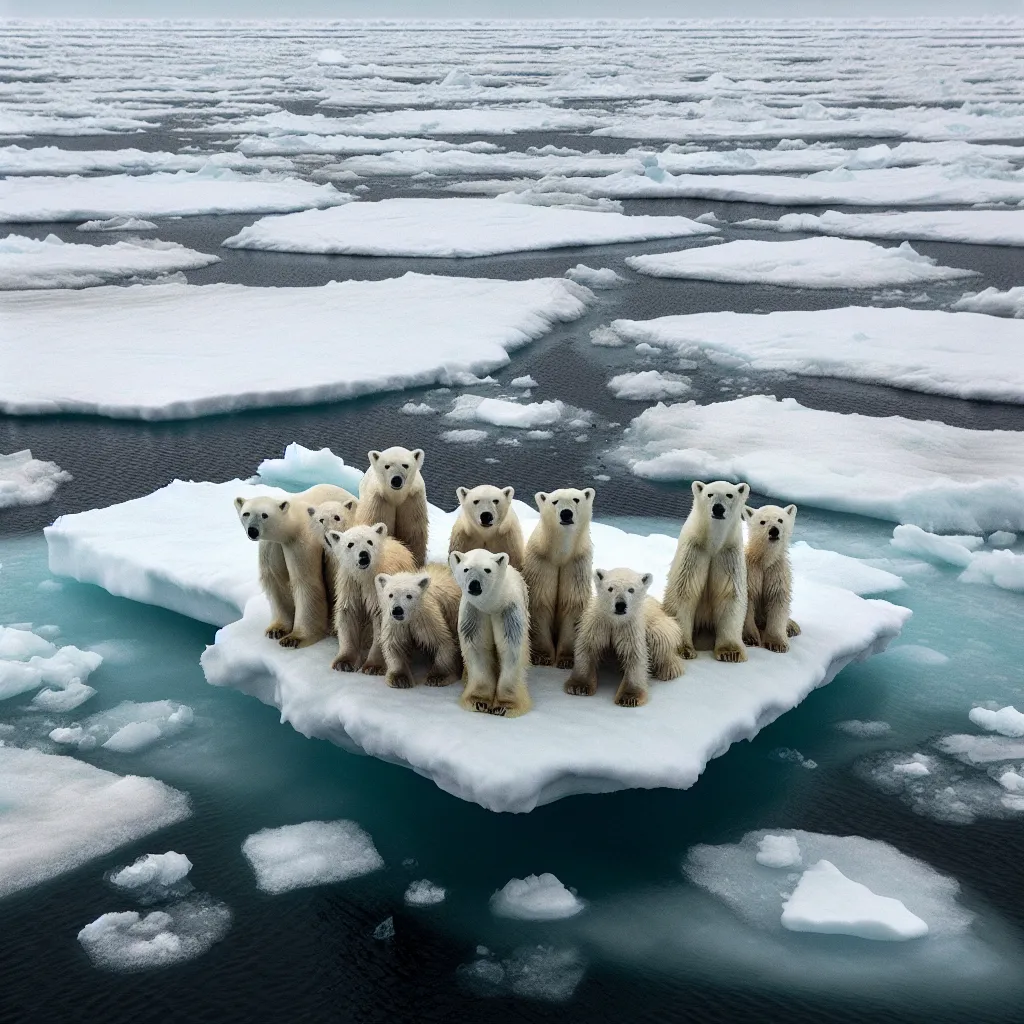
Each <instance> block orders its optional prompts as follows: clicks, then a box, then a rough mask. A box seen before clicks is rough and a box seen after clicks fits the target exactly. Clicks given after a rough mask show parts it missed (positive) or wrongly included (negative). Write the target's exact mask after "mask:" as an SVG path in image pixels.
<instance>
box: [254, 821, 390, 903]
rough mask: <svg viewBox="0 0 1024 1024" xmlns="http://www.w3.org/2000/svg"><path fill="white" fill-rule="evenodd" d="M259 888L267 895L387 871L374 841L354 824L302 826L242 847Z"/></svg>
mask: <svg viewBox="0 0 1024 1024" xmlns="http://www.w3.org/2000/svg"><path fill="white" fill-rule="evenodd" d="M242 853H244V854H245V858H246V860H248V862H249V864H250V866H251V867H252V869H253V871H254V872H255V873H256V884H257V885H258V886H259V887H260V888H261V889H262V890H263V891H264V892H269V893H274V894H275V895H276V894H277V893H282V892H287V891H288V890H289V889H299V888H305V887H306V886H311V885H327V884H329V883H331V882H341V881H344V880H345V879H348V878H358V877H359V876H360V875H367V874H369V873H370V872H371V871H377V870H378V869H379V868H382V867H383V866H384V860H383V858H382V857H381V855H380V854H379V853H378V852H377V848H376V847H375V846H374V845H373V840H372V839H371V838H370V837H369V835H368V834H367V833H366V832H364V831H363V830H362V829H361V828H360V827H359V826H358V825H357V824H356V823H355V822H354V821H345V820H340V821H304V822H302V823H301V824H299V825H285V826H283V827H282V828H265V829H262V830H261V831H259V832H256V833H255V834H253V835H251V836H249V838H248V839H246V840H245V842H244V843H242Z"/></svg>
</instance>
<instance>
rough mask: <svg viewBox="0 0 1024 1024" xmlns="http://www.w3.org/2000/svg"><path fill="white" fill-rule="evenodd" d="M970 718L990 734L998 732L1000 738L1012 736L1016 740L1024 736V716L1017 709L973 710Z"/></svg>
mask: <svg viewBox="0 0 1024 1024" xmlns="http://www.w3.org/2000/svg"><path fill="white" fill-rule="evenodd" d="M968 717H969V718H970V720H971V721H972V722H973V723H974V724H975V725H976V726H978V727H979V728H981V729H985V730H987V731H988V732H997V733H999V735H1000V736H1011V737H1013V738H1015V739H1019V738H1020V737H1022V736H1024V714H1021V713H1020V712H1019V711H1018V710H1017V709H1016V708H1015V707H1005V708H999V710H998V711H991V710H989V709H988V708H971V711H970V715H969V716H968Z"/></svg>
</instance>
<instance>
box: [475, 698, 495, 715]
mask: <svg viewBox="0 0 1024 1024" xmlns="http://www.w3.org/2000/svg"><path fill="white" fill-rule="evenodd" d="M472 706H473V710H474V711H479V712H480V713H481V714H484V715H489V714H490V713H491V702H490V701H489V700H475V701H473V704H472Z"/></svg>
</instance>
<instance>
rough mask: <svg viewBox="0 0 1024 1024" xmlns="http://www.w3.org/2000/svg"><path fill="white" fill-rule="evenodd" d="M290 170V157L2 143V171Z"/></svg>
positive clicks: (92, 172) (1, 172) (141, 172)
mask: <svg viewBox="0 0 1024 1024" xmlns="http://www.w3.org/2000/svg"><path fill="white" fill-rule="evenodd" d="M207 166H209V167H229V168H231V169H232V170H260V169H261V168H270V169H278V170H288V169H290V168H291V166H292V163H291V161H290V160H283V159H280V158H265V159H260V160H252V159H250V158H249V157H247V156H245V155H244V154H243V153H165V152H161V151H156V152H149V151H147V150H144V149H131V148H128V149H61V148H60V147H58V146H35V147H33V148H31V149H25V148H23V147H22V146H0V174H116V173H123V174H148V173H151V172H152V171H198V170H200V169H202V168H204V167H207Z"/></svg>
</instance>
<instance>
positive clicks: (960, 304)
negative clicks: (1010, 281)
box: [950, 285, 1024, 319]
mask: <svg viewBox="0 0 1024 1024" xmlns="http://www.w3.org/2000/svg"><path fill="white" fill-rule="evenodd" d="M950 309H953V310H956V311H957V312H964V313H988V315H989V316H1012V317H1016V318H1017V319H1020V318H1021V317H1024V285H1018V286H1017V287H1015V288H1008V289H1007V290H1006V291H1000V290H999V289H998V288H986V289H985V290H984V291H980V292H965V293H964V294H963V295H962V296H961V297H960V298H959V299H957V300H956V302H954V303H953V305H952V306H950Z"/></svg>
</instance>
